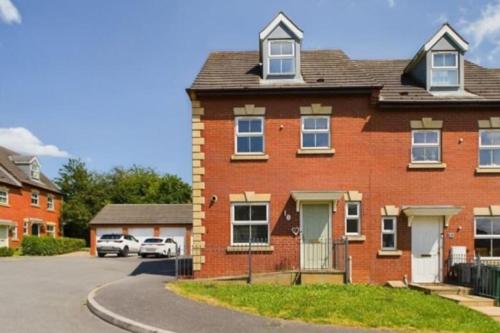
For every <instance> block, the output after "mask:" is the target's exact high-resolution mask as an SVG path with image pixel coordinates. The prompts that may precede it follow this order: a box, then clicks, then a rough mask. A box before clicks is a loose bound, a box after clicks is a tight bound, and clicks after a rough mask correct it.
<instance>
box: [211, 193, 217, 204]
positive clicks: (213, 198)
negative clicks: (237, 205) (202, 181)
mask: <svg viewBox="0 0 500 333" xmlns="http://www.w3.org/2000/svg"><path fill="white" fill-rule="evenodd" d="M217 200H219V198H218V197H217V195H215V194H214V195H212V197H211V198H210V204H211V205H213V204H214V203H216V202H217Z"/></svg>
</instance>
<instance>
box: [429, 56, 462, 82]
mask: <svg viewBox="0 0 500 333" xmlns="http://www.w3.org/2000/svg"><path fill="white" fill-rule="evenodd" d="M437 54H453V55H454V56H455V66H435V65H434V56H435V55H437ZM431 58H432V60H431V63H432V65H431V86H433V87H458V86H459V85H460V73H459V71H458V60H459V58H458V52H456V51H437V52H432V54H431ZM450 69H453V70H456V72H457V84H441V83H435V82H434V80H433V75H432V72H433V71H434V70H437V71H439V70H450Z"/></svg>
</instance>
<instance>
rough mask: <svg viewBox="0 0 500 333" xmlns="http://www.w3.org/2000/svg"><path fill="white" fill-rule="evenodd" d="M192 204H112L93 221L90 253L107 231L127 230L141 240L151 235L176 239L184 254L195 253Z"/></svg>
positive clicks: (118, 231) (91, 224)
mask: <svg viewBox="0 0 500 333" xmlns="http://www.w3.org/2000/svg"><path fill="white" fill-rule="evenodd" d="M192 209H193V207H192V205H191V204H110V205H106V206H105V207H104V208H103V209H102V210H101V211H100V212H99V213H97V215H96V216H95V217H94V218H93V219H92V221H90V223H89V226H90V253H91V254H92V255H95V254H96V251H95V248H96V242H97V240H98V239H99V237H100V236H102V235H103V234H112V233H118V234H121V233H123V234H127V235H132V236H134V237H135V238H137V239H138V240H139V241H142V240H144V238H147V237H166V238H172V239H173V240H175V241H176V242H177V244H178V246H179V248H180V253H181V254H182V255H190V253H191V226H192V224H193V220H192Z"/></svg>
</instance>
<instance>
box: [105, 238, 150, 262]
mask: <svg viewBox="0 0 500 333" xmlns="http://www.w3.org/2000/svg"><path fill="white" fill-rule="evenodd" d="M96 247H97V255H98V256H99V257H101V258H102V257H104V256H105V255H106V254H108V253H113V254H118V256H120V257H127V256H128V255H129V253H139V250H140V248H141V244H140V243H139V241H138V240H137V239H136V238H135V237H134V236H131V235H123V234H106V235H102V236H101V237H100V238H99V240H98V241H97V246H96Z"/></svg>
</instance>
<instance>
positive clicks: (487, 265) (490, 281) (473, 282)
mask: <svg viewBox="0 0 500 333" xmlns="http://www.w3.org/2000/svg"><path fill="white" fill-rule="evenodd" d="M448 280H449V281H450V282H452V283H456V284H459V285H462V286H466V287H469V288H472V290H473V291H474V293H475V294H477V295H481V296H485V297H490V298H494V299H496V301H497V304H498V303H500V262H498V261H495V260H488V259H487V258H481V257H476V258H468V257H467V256H466V255H453V256H451V255H450V258H449V274H448Z"/></svg>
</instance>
